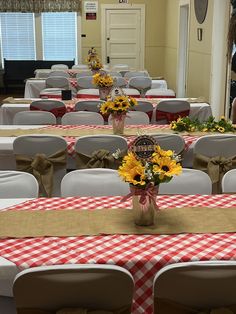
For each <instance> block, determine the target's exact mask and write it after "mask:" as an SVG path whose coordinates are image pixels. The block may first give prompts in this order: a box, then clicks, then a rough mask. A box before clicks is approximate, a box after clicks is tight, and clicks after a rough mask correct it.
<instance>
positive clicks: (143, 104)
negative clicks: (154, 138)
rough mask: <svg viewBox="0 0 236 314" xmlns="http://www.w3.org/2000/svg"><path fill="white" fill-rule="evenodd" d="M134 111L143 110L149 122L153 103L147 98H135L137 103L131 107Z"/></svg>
mask: <svg viewBox="0 0 236 314" xmlns="http://www.w3.org/2000/svg"><path fill="white" fill-rule="evenodd" d="M132 110H134V111H142V112H145V113H146V114H147V115H148V116H149V120H150V122H151V121H152V115H153V105H152V103H151V102H149V101H147V100H137V105H136V106H134V107H133V108H132Z"/></svg>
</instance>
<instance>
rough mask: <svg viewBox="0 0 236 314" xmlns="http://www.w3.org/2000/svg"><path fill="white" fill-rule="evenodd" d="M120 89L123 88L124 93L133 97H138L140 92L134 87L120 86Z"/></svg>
mask: <svg viewBox="0 0 236 314" xmlns="http://www.w3.org/2000/svg"><path fill="white" fill-rule="evenodd" d="M122 89H123V92H124V94H125V95H127V96H131V97H134V98H139V97H140V92H139V91H138V90H137V89H135V88H122Z"/></svg>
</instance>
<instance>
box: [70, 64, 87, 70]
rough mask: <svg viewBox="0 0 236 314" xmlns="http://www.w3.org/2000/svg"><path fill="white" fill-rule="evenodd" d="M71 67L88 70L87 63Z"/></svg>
mask: <svg viewBox="0 0 236 314" xmlns="http://www.w3.org/2000/svg"><path fill="white" fill-rule="evenodd" d="M71 69H73V70H88V65H87V64H74V65H72V67H71Z"/></svg>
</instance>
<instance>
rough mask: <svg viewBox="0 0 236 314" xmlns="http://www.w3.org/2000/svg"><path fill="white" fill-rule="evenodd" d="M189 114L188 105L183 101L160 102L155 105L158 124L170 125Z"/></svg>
mask: <svg viewBox="0 0 236 314" xmlns="http://www.w3.org/2000/svg"><path fill="white" fill-rule="evenodd" d="M189 112H190V104H189V102H187V101H185V100H162V101H160V102H159V103H158V104H157V105H156V121H157V123H158V124H166V123H170V122H171V121H173V120H177V119H178V118H179V117H186V116H188V115H189Z"/></svg>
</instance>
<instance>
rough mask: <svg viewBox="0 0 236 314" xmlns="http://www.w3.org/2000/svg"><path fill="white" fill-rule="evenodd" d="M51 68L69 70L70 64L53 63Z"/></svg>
mask: <svg viewBox="0 0 236 314" xmlns="http://www.w3.org/2000/svg"><path fill="white" fill-rule="evenodd" d="M51 69H52V70H68V65H66V64H60V63H58V64H53V65H52V66H51Z"/></svg>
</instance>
